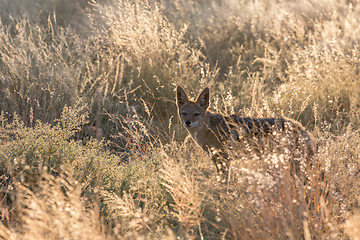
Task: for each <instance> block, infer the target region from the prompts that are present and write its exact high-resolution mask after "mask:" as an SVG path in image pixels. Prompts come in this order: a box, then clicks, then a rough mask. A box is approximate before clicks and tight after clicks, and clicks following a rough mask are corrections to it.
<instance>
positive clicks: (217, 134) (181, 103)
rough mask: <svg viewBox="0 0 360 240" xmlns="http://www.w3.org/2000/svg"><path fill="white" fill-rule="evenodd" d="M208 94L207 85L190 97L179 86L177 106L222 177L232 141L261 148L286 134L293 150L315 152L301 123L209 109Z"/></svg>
mask: <svg viewBox="0 0 360 240" xmlns="http://www.w3.org/2000/svg"><path fill="white" fill-rule="evenodd" d="M209 94H210V93H209V88H205V89H204V90H203V91H202V92H201V93H200V94H199V96H198V97H197V99H196V100H195V101H192V100H190V99H189V98H188V95H187V94H186V92H185V91H184V89H183V88H182V87H180V86H178V87H177V106H178V112H179V116H180V119H181V121H182V123H183V125H184V126H185V128H186V130H187V131H188V132H189V133H190V134H191V136H192V138H193V139H194V140H195V141H196V142H197V144H198V145H199V146H200V147H201V148H202V149H203V150H204V151H206V152H208V153H210V154H211V155H212V160H213V162H214V163H215V166H216V168H217V171H218V174H219V175H220V176H222V178H224V177H226V176H224V175H227V173H228V170H229V157H228V155H227V153H226V150H227V149H228V148H229V147H230V146H232V145H233V144H232V143H234V142H240V144H241V143H243V144H246V145H249V143H251V145H252V146H253V147H254V148H262V147H264V145H269V143H270V142H271V141H269V139H274V136H281V139H284V136H285V137H286V140H287V141H288V142H290V145H291V149H292V150H294V151H297V152H299V151H298V150H299V149H301V151H300V152H301V154H305V155H307V156H305V157H306V158H308V157H309V156H311V155H313V154H314V148H315V143H314V141H313V139H312V137H311V135H310V134H309V133H308V132H307V131H306V130H305V129H304V128H303V127H302V126H301V124H299V123H297V122H295V121H293V120H290V119H285V118H246V117H245V118H244V117H241V116H239V115H238V114H233V115H230V116H225V115H223V114H218V113H213V112H211V111H209V110H208V107H209ZM278 139H280V138H278ZM269 146H270V145H269ZM269 146H268V147H269ZM260 152H261V151H260Z"/></svg>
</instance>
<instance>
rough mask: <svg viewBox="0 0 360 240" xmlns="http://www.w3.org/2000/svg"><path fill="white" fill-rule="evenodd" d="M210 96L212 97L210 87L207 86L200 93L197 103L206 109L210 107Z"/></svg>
mask: <svg viewBox="0 0 360 240" xmlns="http://www.w3.org/2000/svg"><path fill="white" fill-rule="evenodd" d="M209 98H210V91H209V88H208V87H207V88H205V89H204V90H202V92H201V93H200V94H199V96H198V97H197V99H196V103H197V104H199V105H200V106H201V107H202V108H203V109H205V110H206V109H207V108H208V107H209Z"/></svg>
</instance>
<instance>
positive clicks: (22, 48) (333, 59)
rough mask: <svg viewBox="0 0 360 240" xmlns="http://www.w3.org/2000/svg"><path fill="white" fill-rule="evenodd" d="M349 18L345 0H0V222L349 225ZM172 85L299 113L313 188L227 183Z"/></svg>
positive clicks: (353, 131) (258, 111)
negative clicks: (314, 147) (180, 108)
mask: <svg viewBox="0 0 360 240" xmlns="http://www.w3.org/2000/svg"><path fill="white" fill-rule="evenodd" d="M359 22H360V3H359V1H357V0H336V1H325V0H321V1H313V0H307V1H296V0H295V1H286V0H284V1H278V0H253V1H244V0H207V1H204V0H201V1H196V0H172V1H170V0H146V1H140V0H92V1H87V0H76V1H74V0H31V1H27V0H11V1H10V0H0V112H1V126H0V143H1V147H0V159H1V160H0V161H1V162H0V166H1V170H0V175H1V176H2V177H1V180H0V182H1V190H0V191H1V196H0V199H2V200H1V206H2V207H1V208H0V209H1V220H2V223H3V225H2V227H1V230H0V231H1V234H0V236H2V237H3V238H5V239H18V238H25V236H30V237H28V238H27V239H32V238H35V237H36V238H42V239H59V238H74V239H75V238H77V237H76V236H78V237H79V238H89V239H94V238H95V235H96V237H98V238H99V239H104V238H118V239H138V238H139V237H143V238H145V239H146V238H159V237H160V238H161V239H165V238H168V239H173V238H176V237H180V238H184V239H187V238H192V239H220V238H226V239H239V238H244V239H251V238H256V239H269V238H273V239H299V238H304V239H309V238H308V236H309V234H310V236H312V237H313V238H325V239H337V238H345V239H346V238H349V237H350V238H351V237H352V236H357V233H358V232H356V231H360V230H359V229H360V221H359V217H358V215H356V213H357V212H358V211H359V206H358V205H359V203H358V202H359V194H358V193H359V191H358V190H360V189H359V186H358V184H357V182H359V180H360V179H359V159H360V158H359V155H360V149H359V146H358V144H357V143H358V142H359V141H360V136H359V131H358V129H359V127H360V72H359V64H360V55H359V54H360V52H359V51H360V50H359V49H358V48H359V41H360V25H359ZM177 85H182V86H184V87H185V89H186V90H187V91H188V92H190V93H191V95H192V96H193V97H195V95H196V94H197V93H198V92H199V91H200V90H201V89H202V88H203V87H206V86H209V87H210V89H211V95H212V96H211V108H212V109H214V110H217V111H221V112H223V113H225V114H231V113H235V112H240V113H242V114H243V115H244V116H250V117H274V116H285V117H289V118H292V119H295V120H297V121H299V122H301V123H302V124H303V125H304V126H305V127H306V128H307V129H309V131H311V132H312V133H313V134H314V135H315V136H316V137H317V138H318V139H319V142H320V143H321V147H320V150H319V156H318V157H317V159H316V160H317V162H319V165H321V167H320V168H321V170H326V173H327V174H325V175H326V176H327V178H326V179H325V180H324V181H320V180H319V179H318V180H314V181H313V182H311V183H309V186H306V189H307V190H306V191H313V192H308V195H307V197H308V198H309V196H311V198H312V199H313V201H314V203H311V204H310V203H309V201H308V199H307V200H306V201H305V200H304V198H302V197H301V194H299V192H300V190H299V189H301V188H300V187H298V186H297V187H293V189H292V190H293V191H294V194H293V195H291V191H288V192H290V193H289V195H286V194H285V196H287V197H288V199H287V198H286V199H287V201H288V202H287V201H285V200H284V199H285V197H284V196H282V197H279V196H278V197H279V199H280V200H279V199H277V198H274V196H273V195H271V194H270V193H268V192H267V193H263V195H261V196H260V195H259V196H258V195H257V194H259V192H256V191H255V190H254V189H253V188H251V187H248V186H246V184H245V183H241V184H240V185H236V186H234V187H233V192H234V196H237V197H234V196H232V195H229V194H228V190H226V189H224V186H221V185H219V184H218V183H216V181H215V180H214V179H215V173H214V169H213V168H212V166H211V167H210V166H209V165H210V160H209V158H208V156H206V155H205V154H203V153H202V152H201V151H200V150H199V149H197V148H196V146H193V144H192V143H191V140H189V139H188V138H186V133H185V132H184V129H183V128H182V126H181V125H180V124H179V121H178V118H177V113H176V106H175V98H174V96H175V87H176V86H177ZM184 139H185V141H184ZM246 167H249V166H246ZM252 168H253V169H252V170H254V171H255V170H256V169H257V168H256V167H255V166H252ZM249 169H250V167H249ZM312 171H313V172H312V173H313V174H314V175H316V174H318V173H319V172H316V171H315V170H312ZM335 173H336V174H335ZM309 174H310V173H309ZM244 175H246V174H245V173H244ZM256 176H258V175H256ZM253 177H254V176H253ZM282 184H283V183H282ZM322 184H323V185H324V186H323V185H322ZM295 185H296V184H295ZM209 186H212V188H211V187H209ZM256 186H257V187H258V182H257V183H256ZM277 187H278V188H279V189H286V188H285V187H284V186H283V185H281V186H277ZM210 188H211V189H210ZM46 189H47V190H46ZM234 189H235V190H234ZM251 189H252V190H254V191H252V190H251ZM310 189H312V190H310ZM314 189H315V190H314ZM262 190H263V189H262ZM340 190H341V191H340ZM280 192H281V191H280ZM285 192H286V191H285ZM245 193H246V194H245ZM325 193H326V194H325ZM324 196H326V197H324ZM56 197H58V198H59V199H58V200H59V201H58V203H57V202H56V201H55V200H53V201H55V202H49V203H46V202H48V199H56ZM260 198H265V199H266V198H268V199H270V200H269V201H270V202H271V201H273V202H277V203H279V202H280V203H279V204H282V206H283V207H284V208H285V209H286V211H285V210H284V211H281V210H280V209H278V208H277V207H276V204H274V205H272V204H269V205H267V206H265V205H266V204H265V205H264V206H263V205H262V207H259V206H258V205H257V204H258V202H257V201H256V199H260ZM297 198H299V199H297ZM186 199H190V200H186ZM292 199H293V200H294V201H292ZM296 199H297V200H296ZM275 200H277V201H275ZM281 200H284V201H281ZM296 201H298V202H302V203H304V204H305V205H306V204H308V206H307V208H306V209H307V210H306V211H305V210H303V211H305V212H306V214H303V215H301V216H300V217H298V218H297V217H296V216H297V215H296V214H295V212H296V211H297V212H298V210H296V206H297V207H298V206H299V205H297V204H296ZM310 202H311V201H310ZM54 205H57V206H59V207H58V208H56V209H54V208H53V206H54ZM62 206H64V207H62ZM66 206H70V207H69V208H68V209H67V208H66ZM239 206H242V207H239ZM69 209H72V210H69ZM304 209H305V208H304ZM293 213H294V214H295V215H292V214H293ZM312 214H313V215H312ZM317 214H318V215H317ZM354 214H355V215H354ZM34 215H36V216H37V217H33V216H34ZM58 216H63V218H60V217H58ZM294 216H295V217H294ZM350 216H351V217H350ZM54 218H55V219H57V220H56V221H54ZM303 218H304V219H305V218H306V219H307V220H306V221H305V220H304V219H303ZM44 219H45V220H44ZM64 219H67V220H64ZM270 219H277V220H278V225H276V224H275V223H273V221H270ZM349 219H350V220H349ZM45 221H47V222H45ZM293 222H294V224H290V225H289V224H288V223H293ZM44 223H47V224H48V225H49V227H45V225H46V224H45V225H44ZM50 223H51V224H53V225H51V224H50ZM75 223H77V224H75ZM264 223H265V225H266V226H264ZM72 226H73V227H72ZM36 229H38V230H36ZM54 229H55V230H54ZM64 229H67V230H64ZM95 230H96V231H95ZM345 232H346V234H345ZM89 233H90V235H89ZM95 233H96V234H95ZM84 236H87V237H84ZM354 239H355V238H354Z"/></svg>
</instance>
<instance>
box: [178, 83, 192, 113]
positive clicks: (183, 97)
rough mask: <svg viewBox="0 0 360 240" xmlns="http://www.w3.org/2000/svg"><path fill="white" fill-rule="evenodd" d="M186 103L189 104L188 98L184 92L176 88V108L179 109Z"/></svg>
mask: <svg viewBox="0 0 360 240" xmlns="http://www.w3.org/2000/svg"><path fill="white" fill-rule="evenodd" d="M187 102H189V97H188V96H187V94H186V92H185V90H184V89H183V88H182V87H180V86H178V87H177V89H176V104H177V105H178V108H181V107H182V106H183V105H184V104H185V103H187Z"/></svg>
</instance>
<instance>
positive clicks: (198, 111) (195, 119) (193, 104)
mask: <svg viewBox="0 0 360 240" xmlns="http://www.w3.org/2000/svg"><path fill="white" fill-rule="evenodd" d="M176 96H177V97H176V103H177V106H178V110H179V116H180V118H181V121H182V123H183V124H184V126H185V127H186V128H187V129H189V130H190V129H192V128H196V127H200V126H203V125H204V122H205V114H206V109H207V108H208V107H209V88H205V89H204V90H202V92H201V93H200V94H199V96H198V97H197V98H196V100H195V101H192V100H190V99H189V97H188V95H187V94H186V92H185V91H184V89H183V88H182V87H180V86H178V87H177V90H176Z"/></svg>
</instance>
